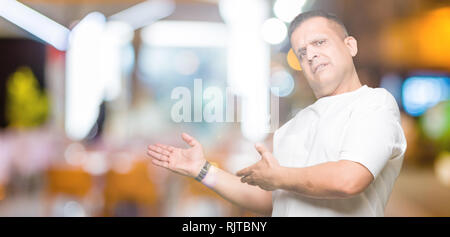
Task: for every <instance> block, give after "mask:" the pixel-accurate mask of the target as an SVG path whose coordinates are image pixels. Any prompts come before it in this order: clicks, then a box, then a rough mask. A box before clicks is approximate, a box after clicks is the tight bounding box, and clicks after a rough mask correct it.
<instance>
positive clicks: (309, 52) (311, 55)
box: [306, 47, 319, 64]
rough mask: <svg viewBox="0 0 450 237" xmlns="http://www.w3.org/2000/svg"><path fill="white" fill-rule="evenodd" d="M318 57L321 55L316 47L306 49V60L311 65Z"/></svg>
mask: <svg viewBox="0 0 450 237" xmlns="http://www.w3.org/2000/svg"><path fill="white" fill-rule="evenodd" d="M317 57H319V53H318V52H317V50H315V49H314V47H307V48H306V59H307V60H308V63H309V64H312V63H313V60H314V59H315V58H317Z"/></svg>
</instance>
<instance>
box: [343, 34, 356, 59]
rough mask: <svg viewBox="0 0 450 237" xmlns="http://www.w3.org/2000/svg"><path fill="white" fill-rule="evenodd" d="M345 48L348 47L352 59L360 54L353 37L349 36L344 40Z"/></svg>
mask: <svg viewBox="0 0 450 237" xmlns="http://www.w3.org/2000/svg"><path fill="white" fill-rule="evenodd" d="M344 43H345V46H347V48H348V51H349V53H350V55H352V57H355V56H356V54H357V53H358V42H357V41H356V39H355V38H354V37H353V36H348V37H347V38H345V39H344Z"/></svg>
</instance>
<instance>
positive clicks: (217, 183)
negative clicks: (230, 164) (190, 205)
mask: <svg viewBox="0 0 450 237" xmlns="http://www.w3.org/2000/svg"><path fill="white" fill-rule="evenodd" d="M202 183H203V184H204V185H206V186H207V187H208V188H210V189H212V190H213V191H214V192H216V193H217V194H219V195H220V196H221V197H223V198H224V199H225V200H227V201H229V202H231V203H233V204H235V205H237V206H240V207H242V208H245V209H248V210H250V211H253V212H256V213H259V214H262V215H265V216H270V215H271V214H272V192H270V191H266V190H263V189H261V188H259V187H258V186H252V185H248V184H246V183H242V182H241V179H240V178H239V177H238V176H236V175H233V174H230V173H228V172H226V171H224V170H222V169H219V168H217V167H215V166H211V168H210V169H209V172H208V174H207V175H206V176H205V178H204V179H203V180H202Z"/></svg>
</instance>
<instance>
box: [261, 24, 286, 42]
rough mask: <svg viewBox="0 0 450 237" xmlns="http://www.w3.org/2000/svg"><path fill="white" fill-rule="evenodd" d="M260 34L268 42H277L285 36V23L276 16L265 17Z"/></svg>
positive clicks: (281, 40)
mask: <svg viewBox="0 0 450 237" xmlns="http://www.w3.org/2000/svg"><path fill="white" fill-rule="evenodd" d="M262 36H263V39H264V41H266V42H267V43H269V44H279V43H281V42H283V40H284V39H285V38H286V36H287V28H286V25H285V24H284V23H283V22H282V21H281V20H279V19H277V18H270V19H267V20H266V21H265V22H264V23H263V26H262Z"/></svg>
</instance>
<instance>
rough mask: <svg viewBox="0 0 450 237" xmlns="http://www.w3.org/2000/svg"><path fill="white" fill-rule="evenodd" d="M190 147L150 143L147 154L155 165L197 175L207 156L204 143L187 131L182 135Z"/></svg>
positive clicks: (189, 174) (191, 175)
mask: <svg viewBox="0 0 450 237" xmlns="http://www.w3.org/2000/svg"><path fill="white" fill-rule="evenodd" d="M181 137H182V138H183V140H184V141H185V142H186V143H187V144H189V146H190V148H187V149H183V148H178V147H173V146H168V145H163V144H155V145H149V146H148V150H147V154H148V155H149V156H150V157H151V158H152V163H153V164H154V165H157V166H160V167H164V168H166V169H169V170H171V171H173V172H175V173H178V174H181V175H186V176H190V177H196V176H197V175H198V173H199V172H200V170H201V169H202V166H203V164H204V163H205V158H204V155H203V147H202V145H201V144H200V143H199V142H198V141H197V140H195V139H194V138H193V137H191V136H189V135H188V134H186V133H183V134H182V135H181Z"/></svg>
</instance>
